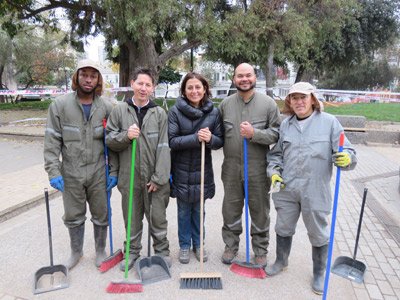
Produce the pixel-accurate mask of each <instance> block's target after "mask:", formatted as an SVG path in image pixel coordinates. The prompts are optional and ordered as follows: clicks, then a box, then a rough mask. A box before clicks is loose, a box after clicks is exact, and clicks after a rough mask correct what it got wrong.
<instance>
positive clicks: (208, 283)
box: [180, 141, 222, 290]
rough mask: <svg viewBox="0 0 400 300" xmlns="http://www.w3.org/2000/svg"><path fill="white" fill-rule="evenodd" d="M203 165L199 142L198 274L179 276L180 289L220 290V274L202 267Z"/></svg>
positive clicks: (203, 159) (202, 150)
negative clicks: (204, 270)
mask: <svg viewBox="0 0 400 300" xmlns="http://www.w3.org/2000/svg"><path fill="white" fill-rule="evenodd" d="M204 164H205V142H204V141H203V142H201V175H200V273H183V274H181V284H180V288H181V289H215V290H221V289H222V279H221V277H222V276H221V273H218V272H213V273H205V272H203V266H204V243H203V240H204Z"/></svg>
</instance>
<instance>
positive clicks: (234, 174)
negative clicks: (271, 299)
mask: <svg viewBox="0 0 400 300" xmlns="http://www.w3.org/2000/svg"><path fill="white" fill-rule="evenodd" d="M233 82H234V84H235V86H236V88H237V90H238V92H237V93H236V94H234V95H232V96H229V97H227V98H226V99H224V100H223V101H222V103H221V105H220V106H219V108H220V111H221V115H222V118H223V121H224V127H225V144H224V148H223V149H224V162H223V164H222V181H223V184H224V191H225V195H224V200H223V205H222V215H223V219H224V225H223V227H222V238H223V240H224V243H225V251H224V253H223V255H222V258H221V260H222V262H223V263H225V264H231V263H232V260H233V259H234V258H235V256H236V255H237V251H238V248H239V236H240V234H241V233H242V211H243V205H244V165H243V162H244V157H243V139H247V140H248V170H249V171H248V172H249V173H248V176H249V181H248V182H249V186H248V191H249V210H250V216H251V232H250V234H251V237H252V248H253V252H254V254H255V263H256V264H258V265H262V266H265V265H266V264H267V252H268V250H267V248H268V244H269V224H270V218H269V209H270V204H269V197H268V190H269V180H268V177H267V173H266V169H267V162H266V155H267V153H268V151H269V145H271V144H274V143H276V141H277V140H278V136H279V124H280V113H279V109H278V107H277V105H276V103H275V101H274V100H273V99H272V98H270V97H268V96H267V95H264V94H261V93H258V92H256V91H255V90H254V87H255V84H256V75H255V71H254V68H253V67H252V66H251V65H249V64H247V63H242V64H240V65H239V66H237V67H236V69H235V74H234V77H233ZM239 170H240V171H239Z"/></svg>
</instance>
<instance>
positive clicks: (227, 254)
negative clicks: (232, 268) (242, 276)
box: [221, 248, 237, 265]
mask: <svg viewBox="0 0 400 300" xmlns="http://www.w3.org/2000/svg"><path fill="white" fill-rule="evenodd" d="M236 255H237V252H236V251H233V250H231V249H229V248H227V249H225V251H224V254H222V257H221V261H222V263H224V264H226V265H230V264H231V263H232V261H233V259H234V258H235V257H236Z"/></svg>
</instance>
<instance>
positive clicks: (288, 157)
mask: <svg viewBox="0 0 400 300" xmlns="http://www.w3.org/2000/svg"><path fill="white" fill-rule="evenodd" d="M284 113H287V114H289V115H290V117H288V118H286V119H285V120H283V121H282V124H281V126H280V131H279V133H280V137H279V140H278V142H277V144H276V145H275V146H274V148H273V149H272V150H271V151H270V152H269V153H268V155H267V160H268V168H267V174H268V176H269V177H271V182H272V187H273V188H276V187H277V184H278V183H279V184H280V186H281V189H280V191H279V192H276V193H274V194H273V201H274V204H275V209H276V211H277V220H276V225H275V231H276V244H277V246H276V261H275V263H274V264H273V265H272V266H268V267H267V268H266V273H267V275H269V276H274V275H276V274H278V273H280V272H281V271H282V270H283V269H285V268H286V267H287V266H288V257H289V253H290V248H291V245H292V236H293V235H294V233H295V229H296V224H297V221H298V219H299V216H300V213H301V214H302V217H303V220H304V224H305V226H306V228H307V232H308V237H309V240H310V242H311V244H312V259H313V274H314V278H313V282H312V289H313V291H314V292H315V293H317V294H322V292H323V288H324V273H325V268H326V259H327V254H328V244H329V227H328V217H329V214H330V211H331V206H332V196H331V194H332V193H331V189H330V180H331V176H332V168H333V164H334V165H335V166H337V167H340V168H342V170H352V169H354V167H355V166H356V163H357V159H356V156H355V155H356V152H355V150H354V149H353V147H352V145H351V144H350V142H349V141H348V140H347V139H345V143H344V147H343V152H340V153H338V152H337V149H338V144H339V136H340V133H341V132H343V128H342V126H341V125H340V123H339V121H338V120H337V119H336V118H335V117H334V116H333V115H330V114H327V113H324V112H321V111H320V104H319V102H318V100H317V98H316V97H315V90H314V87H313V86H312V85H311V84H309V83H307V82H298V83H295V84H294V85H293V86H292V87H291V88H290V90H289V94H288V95H287V97H286V99H285V107H284ZM332 163H333V164H332Z"/></svg>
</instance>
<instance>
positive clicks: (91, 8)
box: [5, 0, 106, 19]
mask: <svg viewBox="0 0 400 300" xmlns="http://www.w3.org/2000/svg"><path fill="white" fill-rule="evenodd" d="M5 1H7V3H8V4H9V5H10V6H11V7H15V8H16V9H17V10H18V11H20V12H21V14H22V16H21V19H29V18H33V17H35V16H37V15H39V14H41V13H42V12H45V11H49V10H52V9H56V8H64V9H70V10H79V11H85V12H95V13H96V14H98V15H99V16H103V17H104V16H106V12H105V10H104V9H102V8H101V7H99V6H97V5H81V4H79V3H78V2H75V3H71V2H69V1H66V0H60V1H57V0H49V4H47V5H44V6H41V7H39V8H37V9H32V8H30V7H29V6H25V5H18V3H15V1H13V0H5ZM24 11H25V12H26V13H24Z"/></svg>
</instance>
